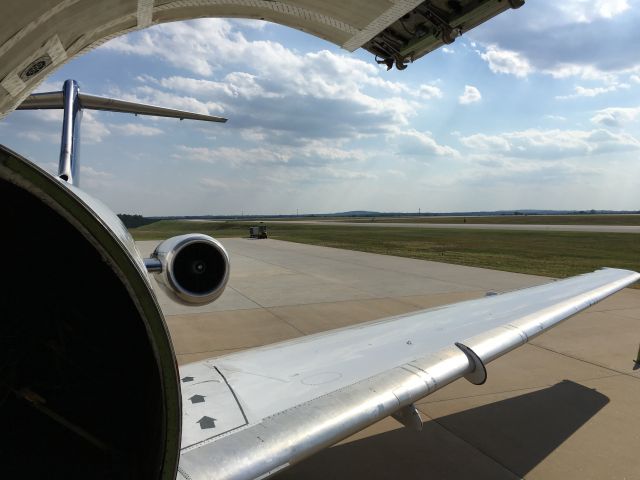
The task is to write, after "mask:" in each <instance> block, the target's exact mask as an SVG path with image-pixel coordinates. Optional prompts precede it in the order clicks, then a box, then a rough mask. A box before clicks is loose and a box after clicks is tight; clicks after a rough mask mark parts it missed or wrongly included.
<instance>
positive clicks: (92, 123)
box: [81, 110, 111, 143]
mask: <svg viewBox="0 0 640 480" xmlns="http://www.w3.org/2000/svg"><path fill="white" fill-rule="evenodd" d="M81 129H82V142H83V143H100V142H102V140H104V139H105V138H106V137H108V136H109V135H111V131H110V130H109V128H107V126H106V125H105V124H104V123H103V122H101V121H100V120H98V118H97V116H96V114H95V113H94V112H92V111H91V110H85V111H84V112H83V113H82V126H81Z"/></svg>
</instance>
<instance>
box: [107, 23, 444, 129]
mask: <svg viewBox="0 0 640 480" xmlns="http://www.w3.org/2000/svg"><path fill="white" fill-rule="evenodd" d="M102 48H105V49H109V50H115V51H118V52H124V53H127V54H131V55H142V56H154V57H155V58H159V59H162V60H164V61H165V62H168V63H170V64H171V65H173V66H176V67H179V68H182V69H187V70H189V71H191V72H193V73H196V74H198V75H200V76H204V77H209V78H188V77H185V76H169V77H167V78H160V79H155V78H153V77H150V76H141V77H139V81H140V82H141V84H142V85H141V86H140V87H138V88H137V89H136V91H135V95H133V97H135V98H138V99H141V100H143V101H151V102H154V103H161V104H167V105H169V106H171V107H174V108H183V109H191V110H194V111H197V112H201V113H204V112H208V113H213V114H220V113H225V114H226V115H228V116H229V117H230V119H231V121H230V122H229V124H228V125H226V126H225V128H240V129H256V128H259V127H264V126H265V125H269V126H270V129H271V130H272V131H275V132H279V133H282V132H290V133H291V134H295V138H296V139H301V138H320V137H324V138H341V137H342V138H358V137H362V136H367V135H379V134H384V133H388V132H389V131H391V130H392V129H393V128H395V127H396V126H402V125H407V124H408V123H409V119H410V118H411V117H413V116H415V115H416V114H417V112H418V111H419V110H420V109H422V108H424V107H425V106H426V104H425V102H423V100H434V99H438V98H442V97H443V93H442V90H441V89H440V88H439V87H438V86H436V85H433V84H430V83H423V84H419V85H417V86H416V85H409V84H407V83H404V82H395V81H390V80H388V79H387V78H384V77H383V76H382V75H383V74H382V73H381V70H380V69H379V68H378V67H377V66H376V65H374V64H372V63H371V62H366V61H362V60H360V59H358V58H355V57H353V56H351V55H346V54H338V53H334V52H330V51H328V50H320V51H316V52H308V53H299V52H297V51H295V50H291V49H288V48H285V47H284V46H283V45H281V44H280V43H278V42H273V41H263V40H249V39H247V38H246V37H245V36H244V35H243V34H242V33H241V32H240V31H238V30H237V29H236V28H235V26H234V23H233V22H230V21H226V20H220V19H206V20H204V19H203V20H198V21H190V22H183V23H175V24H165V25H159V26H156V27H152V28H151V29H148V30H146V31H144V32H141V33H138V34H133V35H130V36H127V37H122V38H119V39H115V40H113V41H111V42H109V43H107V44H105V45H104V46H103V47H102ZM185 51H188V52H190V54H189V55H184V54H183V52H185ZM186 57H188V58H186ZM195 57H197V60H194V58H195ZM221 62H224V70H227V71H229V70H231V71H230V73H225V74H222V73H221V72H222V71H223V68H222V65H221ZM216 75H218V76H219V78H215V77H216ZM227 112H228V113H227ZM258 112H259V113H258ZM292 118H297V119H301V118H302V119H303V120H302V121H300V120H298V121H295V122H292V121H291V119H292ZM280 138H281V140H282V138H284V137H283V136H282V135H280Z"/></svg>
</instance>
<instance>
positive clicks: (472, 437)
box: [277, 380, 609, 480]
mask: <svg viewBox="0 0 640 480" xmlns="http://www.w3.org/2000/svg"><path fill="white" fill-rule="evenodd" d="M607 403H609V398H608V397H606V396H605V395H603V394H601V393H598V392H597V391H595V390H593V389H591V388H587V387H584V386H582V385H579V384H577V383H574V382H571V381H567V380H565V381H563V382H560V383H558V384H556V385H554V386H552V387H549V388H545V389H542V390H537V391H535V392H532V393H527V394H524V395H520V396H518V397H513V398H509V399H506V400H501V401H498V402H494V403H490V404H488V405H483V406H480V407H476V408H472V409H470V410H465V411H462V412H458V413H454V414H452V415H447V416H443V417H440V418H436V421H427V422H426V423H425V424H424V428H423V430H422V432H419V433H418V432H414V431H411V430H409V429H406V428H399V429H396V430H392V431H389V432H385V433H381V434H379V435H374V436H371V437H368V438H364V439H361V440H356V441H353V442H350V443H347V444H343V445H338V446H335V447H332V448H330V449H328V450H324V451H323V452H320V453H319V454H317V455H315V456H313V457H311V458H309V459H307V460H305V461H304V462H302V463H300V464H298V465H296V466H294V467H292V468H291V469H289V470H287V471H285V472H283V473H282V474H281V475H279V476H278V477H277V478H278V479H279V480H284V479H293V478H297V479H299V478H304V479H305V480H306V479H320V478H322V479H327V478H331V479H333V478H345V479H346V478H349V479H364V478H367V479H383V478H384V479H387V478H402V479H403V480H413V479H424V478H437V479H461V478H465V479H466V478H474V479H476V480H477V479H485V478H486V479H501V478H505V479H513V478H517V477H523V476H525V475H526V474H527V473H528V472H530V471H531V470H532V469H533V468H534V467H535V466H536V465H538V464H539V463H540V462H542V461H543V460H544V459H545V458H546V457H547V456H548V455H549V454H551V453H552V452H553V451H554V450H555V449H556V448H558V447H559V446H560V445H561V444H562V443H563V442H564V441H565V440H567V439H568V438H569V437H570V436H571V435H572V434H573V433H574V432H576V431H577V430H578V429H579V428H580V427H581V426H582V425H584V424H585V423H586V422H588V421H589V419H590V418H591V417H593V416H594V415H596V414H597V413H598V412H599V411H600V410H601V409H602V408H603V407H604V406H605V405H606V404H607ZM422 407H425V405H422ZM428 409H429V408H428V405H426V408H423V410H426V411H427V412H428ZM452 433H453V435H452Z"/></svg>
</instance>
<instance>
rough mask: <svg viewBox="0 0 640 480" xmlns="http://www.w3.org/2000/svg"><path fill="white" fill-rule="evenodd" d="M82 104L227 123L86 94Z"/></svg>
mask: <svg viewBox="0 0 640 480" xmlns="http://www.w3.org/2000/svg"><path fill="white" fill-rule="evenodd" d="M80 103H81V105H82V108H89V109H91V110H104V111H108V112H121V113H135V114H136V115H154V116H156V117H171V118H179V119H180V120H184V119H188V120H201V121H204V122H220V123H225V122H226V121H227V119H226V118H223V117H216V116H214V115H205V114H202V113H193V112H187V111H185V110H176V109H175V108H165V107H157V106H155V105H147V104H144V103H137V102H127V101H125V100H118V99H116V98H107V97H98V96H96V95H88V94H86V93H81V94H80Z"/></svg>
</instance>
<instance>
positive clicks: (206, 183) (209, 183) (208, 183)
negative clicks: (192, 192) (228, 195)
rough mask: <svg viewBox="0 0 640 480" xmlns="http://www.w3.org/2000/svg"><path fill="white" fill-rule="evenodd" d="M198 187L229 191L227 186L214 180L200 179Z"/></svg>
mask: <svg viewBox="0 0 640 480" xmlns="http://www.w3.org/2000/svg"><path fill="white" fill-rule="evenodd" d="M199 184H200V186H201V187H203V188H205V189H207V190H229V184H228V183H227V182H224V181H222V180H218V179H215V178H201V179H200V182H199Z"/></svg>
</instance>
